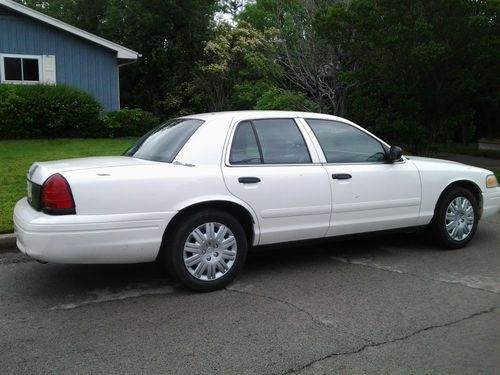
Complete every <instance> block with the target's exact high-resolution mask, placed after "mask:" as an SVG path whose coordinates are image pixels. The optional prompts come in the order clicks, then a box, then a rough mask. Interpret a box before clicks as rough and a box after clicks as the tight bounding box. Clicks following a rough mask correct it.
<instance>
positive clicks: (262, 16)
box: [239, 0, 353, 116]
mask: <svg viewBox="0 0 500 375" xmlns="http://www.w3.org/2000/svg"><path fill="white" fill-rule="evenodd" d="M329 3H333V1H326V0H324V1H321V0H319V1H305V0H302V1H301V0H272V1H271V0H261V1H257V2H255V3H254V4H250V5H248V6H247V7H246V8H245V10H244V11H243V12H242V13H241V14H240V15H239V19H240V20H243V21H245V22H248V23H250V24H251V25H252V26H254V27H255V28H257V29H258V30H261V31H262V32H265V31H266V30H270V29H272V30H276V31H275V33H274V34H275V36H274V37H273V39H272V43H274V44H275V46H276V48H275V50H276V56H275V57H274V60H275V61H276V62H278V63H279V64H280V65H281V66H282V67H283V71H284V76H285V77H286V78H287V80H288V85H290V86H291V87H292V88H293V89H296V90H300V91H302V92H304V93H305V94H306V95H307V96H308V97H310V98H311V99H313V100H314V101H315V102H316V103H317V104H318V106H319V108H320V109H321V110H322V111H330V112H332V113H334V114H338V115H341V116H342V115H345V110H346V108H345V102H346V97H347V94H348V92H349V90H350V89H351V87H350V86H349V85H348V84H347V83H346V82H345V81H343V80H342V79H341V77H342V73H343V72H345V71H349V70H351V69H352V67H353V63H352V61H351V60H350V59H349V56H348V55H347V54H346V51H345V50H344V49H341V48H338V46H337V45H335V44H333V43H329V41H328V40H327V39H326V38H325V37H324V36H323V35H322V34H321V33H319V32H318V31H317V29H316V28H315V27H314V22H313V21H314V16H315V14H316V12H318V11H319V10H320V9H321V6H323V5H324V4H329Z"/></svg>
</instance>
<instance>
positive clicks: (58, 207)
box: [41, 173, 75, 215]
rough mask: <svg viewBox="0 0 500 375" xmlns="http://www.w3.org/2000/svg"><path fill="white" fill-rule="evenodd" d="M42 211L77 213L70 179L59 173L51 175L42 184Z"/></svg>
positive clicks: (58, 213)
mask: <svg viewBox="0 0 500 375" xmlns="http://www.w3.org/2000/svg"><path fill="white" fill-rule="evenodd" d="M41 203H42V204H41V206H42V211H43V212H45V213H47V214H50V215H68V214H74V213H75V201H74V200H73V194H72V193H71V189H70V187H69V184H68V181H66V179H65V178H64V177H63V176H61V175H60V174H59V173H57V174H53V175H52V176H50V177H49V178H48V179H47V180H46V181H45V182H44V184H43V186H42V199H41Z"/></svg>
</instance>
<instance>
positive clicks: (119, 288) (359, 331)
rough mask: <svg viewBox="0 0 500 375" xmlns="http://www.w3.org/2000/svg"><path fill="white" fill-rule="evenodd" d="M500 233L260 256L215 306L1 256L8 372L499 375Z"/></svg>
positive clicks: (0, 359) (88, 270) (2, 362)
mask: <svg viewBox="0 0 500 375" xmlns="http://www.w3.org/2000/svg"><path fill="white" fill-rule="evenodd" d="M499 223H500V215H497V216H496V217H494V218H492V219H491V220H488V221H482V222H481V223H480V226H479V230H478V232H477V235H476V238H475V239H474V240H473V241H472V243H471V244H470V245H469V246H468V247H467V248H465V249H461V250H458V251H442V250H439V249H436V248H435V247H433V246H432V244H430V243H429V242H428V241H427V240H426V239H425V237H424V236H422V234H421V233H417V234H400V235H391V236H381V237H374V238H366V239H360V240H350V241H342V242H331V243H325V244H321V245H311V246H302V247H298V248H280V249H273V250H266V251H256V252H253V253H252V254H250V255H249V258H248V263H247V266H246V268H245V269H244V272H243V274H242V275H241V276H240V277H239V278H238V279H237V280H236V282H234V283H233V284H231V285H230V286H229V287H228V288H227V289H225V290H221V291H218V292H214V293H210V294H194V293H191V292H189V291H187V290H185V289H183V288H181V287H179V286H178V285H176V284H174V283H172V282H171V281H170V280H169V279H168V277H167V276H165V275H163V274H162V273H161V272H160V271H159V270H158V269H157V268H156V266H155V265H150V264H143V265H118V266H104V265H100V266H75V265H55V264H47V265H42V264H38V263H36V262H33V261H30V260H29V259H27V258H25V257H23V256H22V255H20V254H15V253H5V254H0V370H1V373H2V374H23V373H30V374H31V373H93V374H99V373H112V374H114V373H120V374H128V373H130V374H132V373H134V374H135V373H163V374H202V373H203V374H212V373H217V374H293V373H299V374H333V373H348V374H366V373H380V374H386V373H405V374H406V373H419V374H420V373H432V374H434V373H460V374H478V373H487V374H500V359H499V358H500V312H499V311H500V310H499V308H500V257H499V256H498V252H499V250H500V245H499V244H500V230H499V229H500V224H499Z"/></svg>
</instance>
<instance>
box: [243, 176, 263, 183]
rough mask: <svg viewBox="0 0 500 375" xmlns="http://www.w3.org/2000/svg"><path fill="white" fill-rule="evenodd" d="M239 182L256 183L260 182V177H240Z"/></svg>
mask: <svg viewBox="0 0 500 375" xmlns="http://www.w3.org/2000/svg"><path fill="white" fill-rule="evenodd" d="M238 182H240V183H242V184H256V183H257V182H260V178H258V177H240V178H238Z"/></svg>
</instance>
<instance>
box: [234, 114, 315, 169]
mask: <svg viewBox="0 0 500 375" xmlns="http://www.w3.org/2000/svg"><path fill="white" fill-rule="evenodd" d="M229 162H230V163H231V164H304V163H311V157H310V155H309V152H308V150H307V146H306V143H305V141H304V138H303V137H302V134H301V133H300V130H299V128H298V127H297V124H296V123H295V121H294V120H293V119H265V120H253V121H244V122H242V123H240V124H239V125H238V128H237V129H236V131H235V134H234V138H233V143H232V146H231V153H230V156H229Z"/></svg>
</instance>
